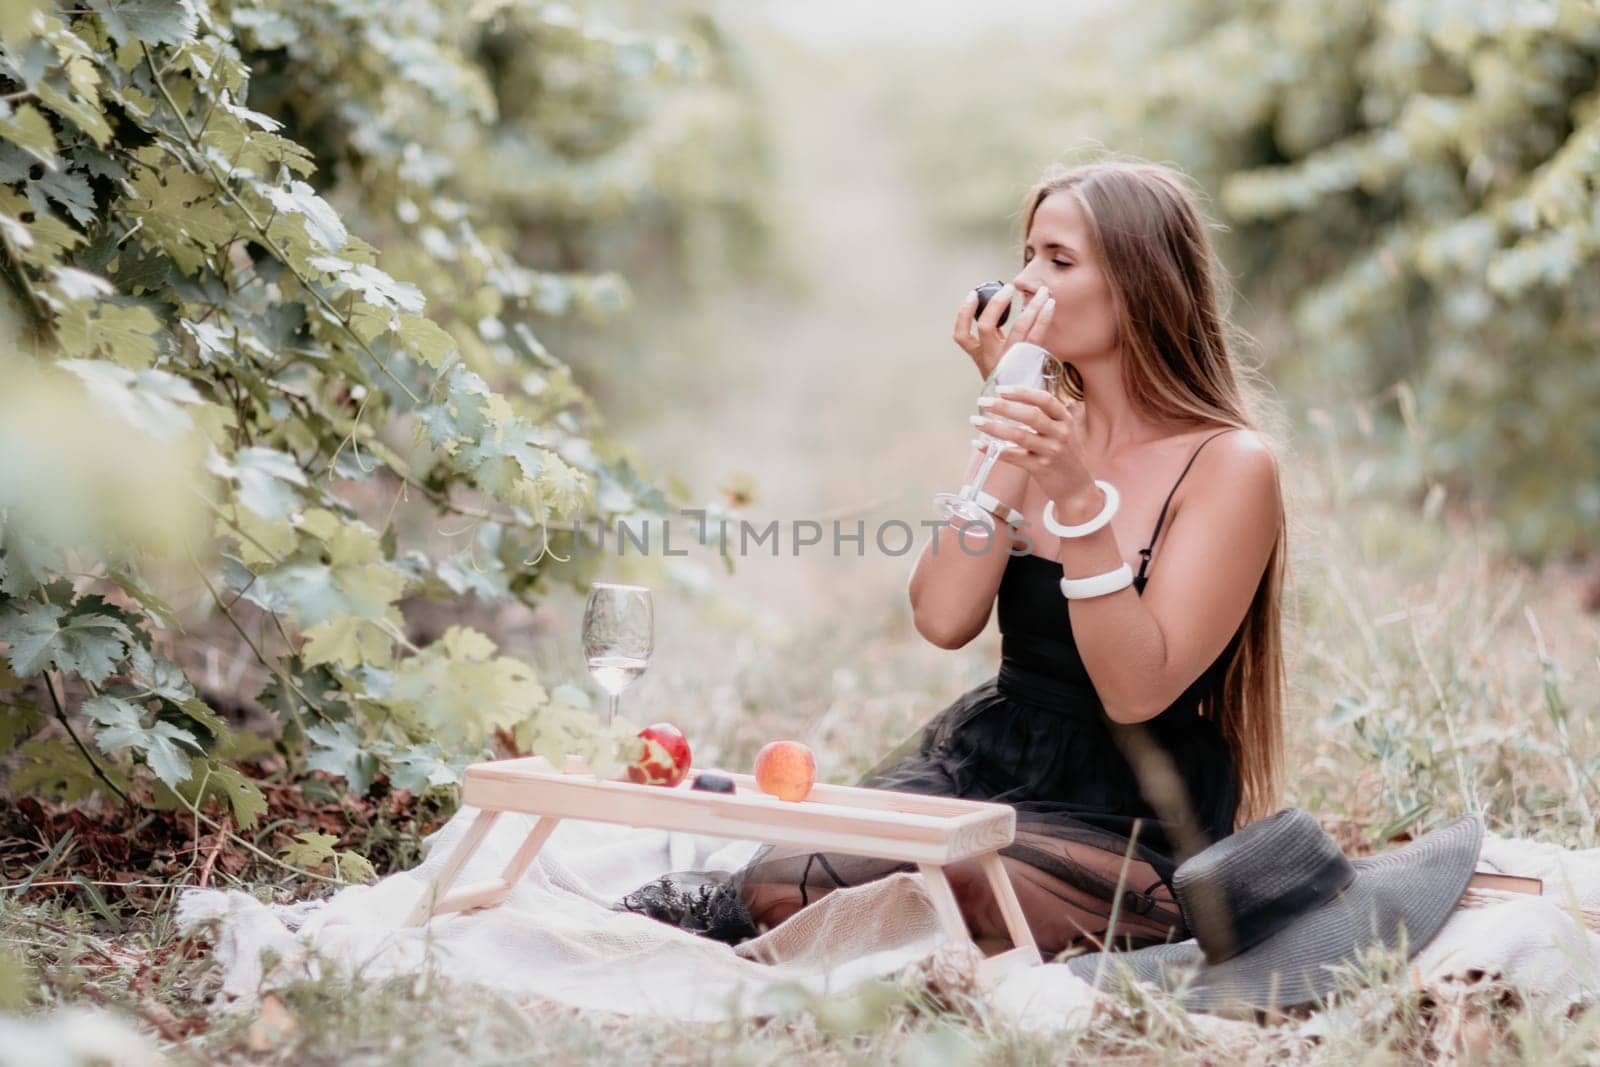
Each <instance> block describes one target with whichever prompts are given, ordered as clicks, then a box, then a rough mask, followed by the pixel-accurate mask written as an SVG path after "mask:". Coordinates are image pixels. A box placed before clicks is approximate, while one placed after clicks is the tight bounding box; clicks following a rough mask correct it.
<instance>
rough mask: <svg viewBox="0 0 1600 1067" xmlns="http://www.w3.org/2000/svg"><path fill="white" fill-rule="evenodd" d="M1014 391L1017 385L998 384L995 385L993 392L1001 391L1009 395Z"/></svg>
mask: <svg viewBox="0 0 1600 1067" xmlns="http://www.w3.org/2000/svg"><path fill="white" fill-rule="evenodd" d="M1016 391H1017V387H1016V386H1014V385H1002V386H999V387H997V388H996V389H995V392H997V393H1003V394H1004V395H1006V396H1010V395H1011V394H1012V393H1014V392H1016Z"/></svg>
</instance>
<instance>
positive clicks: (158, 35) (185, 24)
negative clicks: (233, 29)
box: [89, 0, 198, 45]
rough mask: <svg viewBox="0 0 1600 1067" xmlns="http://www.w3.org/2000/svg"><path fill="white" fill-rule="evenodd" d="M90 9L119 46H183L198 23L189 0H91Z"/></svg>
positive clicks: (192, 34) (191, 35)
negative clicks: (137, 43) (140, 42)
mask: <svg viewBox="0 0 1600 1067" xmlns="http://www.w3.org/2000/svg"><path fill="white" fill-rule="evenodd" d="M89 7H90V9H91V10H93V11H94V12H95V14H97V15H99V16H100V21H101V23H102V24H103V25H104V26H105V28H106V33H107V34H108V35H109V36H110V37H111V39H112V40H113V41H115V42H117V43H118V44H133V43H136V42H139V41H143V42H144V43H145V44H149V45H158V44H167V45H179V44H183V43H184V42H185V41H187V40H188V39H189V38H191V37H193V36H194V33H195V29H196V26H197V23H198V19H197V18H196V16H195V12H194V9H193V7H192V6H191V5H190V4H189V3H188V2H187V0H89Z"/></svg>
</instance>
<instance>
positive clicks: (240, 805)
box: [156, 756, 267, 830]
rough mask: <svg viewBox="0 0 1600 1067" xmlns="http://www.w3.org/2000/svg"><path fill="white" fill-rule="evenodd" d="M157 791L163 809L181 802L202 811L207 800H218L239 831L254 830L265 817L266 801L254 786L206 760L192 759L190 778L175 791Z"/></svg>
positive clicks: (214, 761) (232, 770) (235, 772)
mask: <svg viewBox="0 0 1600 1067" xmlns="http://www.w3.org/2000/svg"><path fill="white" fill-rule="evenodd" d="M165 788H166V787H165V786H164V785H163V786H158V787H157V789H156V803H157V804H158V806H161V807H164V808H173V807H177V806H179V805H178V803H177V798H180V797H181V798H182V801H183V803H184V804H185V805H187V806H189V807H195V808H198V807H201V806H202V805H204V804H205V802H206V801H208V800H221V801H223V802H225V803H226V804H227V805H228V808H229V810H230V811H231V812H232V813H233V821H234V822H235V823H237V824H238V826H239V828H240V829H242V830H251V829H254V828H255V826H256V824H257V823H258V822H260V820H261V816H263V815H265V814H266V813H267V798H266V797H264V796H262V795H261V790H260V789H259V788H257V786H256V784H255V782H253V781H251V780H250V779H249V778H246V777H245V776H244V775H243V774H241V773H239V771H238V770H237V769H235V768H233V767H231V766H229V765H228V764H226V763H224V762H222V761H221V760H217V759H212V758H211V757H209V756H195V757H194V758H192V759H191V760H190V761H189V777H188V779H187V780H185V781H183V782H181V783H179V784H178V786H177V787H176V788H174V789H171V790H169V791H168V792H163V789H165Z"/></svg>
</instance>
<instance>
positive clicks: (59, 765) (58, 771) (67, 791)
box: [6, 737, 128, 804]
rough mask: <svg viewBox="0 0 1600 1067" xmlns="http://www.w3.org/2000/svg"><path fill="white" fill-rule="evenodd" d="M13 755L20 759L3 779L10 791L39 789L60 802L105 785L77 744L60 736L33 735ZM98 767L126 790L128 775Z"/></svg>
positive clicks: (91, 793) (90, 793) (84, 795)
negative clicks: (67, 741)
mask: <svg viewBox="0 0 1600 1067" xmlns="http://www.w3.org/2000/svg"><path fill="white" fill-rule="evenodd" d="M17 755H18V756H19V757H20V762H19V763H18V764H17V766H16V768H15V769H14V770H13V771H12V772H11V775H10V777H9V779H8V780H7V782H6V787H7V789H8V791H9V792H10V793H12V794H13V795H17V796H20V795H23V794H27V793H42V794H44V795H45V796H50V797H54V798H56V799H57V800H59V801H61V802H62V803H63V804H76V803H77V802H78V801H80V800H87V799H88V798H89V797H92V796H94V795H96V794H97V793H100V792H102V791H103V790H104V789H105V787H106V786H105V783H104V782H103V781H101V780H100V775H98V774H96V773H95V768H94V765H92V764H91V763H90V762H89V761H88V760H87V759H85V758H84V756H83V754H82V753H81V752H79V751H78V749H77V746H75V745H71V744H63V743H62V739H61V738H41V737H36V738H34V739H33V740H31V741H28V742H27V743H25V744H24V745H23V746H22V747H21V748H19V749H17ZM100 769H101V771H102V772H103V773H104V774H105V775H106V777H108V778H110V779H111V781H112V783H113V784H115V785H116V787H117V788H118V789H120V790H122V791H123V793H124V794H126V793H127V791H128V779H127V777H126V776H125V775H124V774H122V773H121V772H120V771H118V770H117V769H116V768H115V767H110V766H102V767H101V768H100Z"/></svg>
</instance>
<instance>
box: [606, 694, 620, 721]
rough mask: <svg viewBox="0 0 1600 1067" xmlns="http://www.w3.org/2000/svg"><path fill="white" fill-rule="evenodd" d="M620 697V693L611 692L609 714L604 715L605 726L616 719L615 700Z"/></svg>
mask: <svg viewBox="0 0 1600 1067" xmlns="http://www.w3.org/2000/svg"><path fill="white" fill-rule="evenodd" d="M621 697H622V694H621V693H612V694H611V714H609V715H607V716H606V725H607V726H610V725H611V724H612V723H613V722H615V721H616V720H617V701H618V700H620V699H621Z"/></svg>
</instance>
